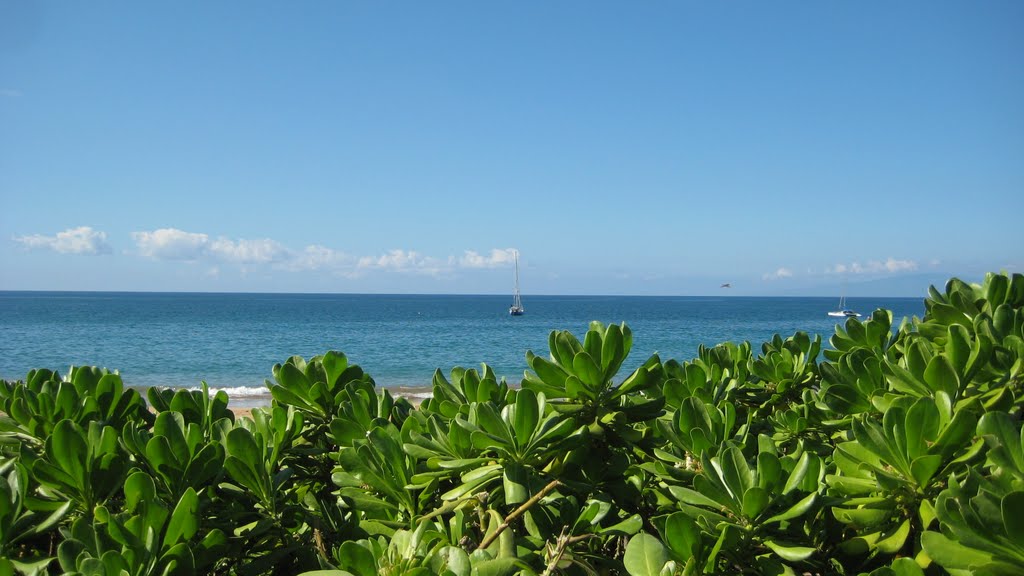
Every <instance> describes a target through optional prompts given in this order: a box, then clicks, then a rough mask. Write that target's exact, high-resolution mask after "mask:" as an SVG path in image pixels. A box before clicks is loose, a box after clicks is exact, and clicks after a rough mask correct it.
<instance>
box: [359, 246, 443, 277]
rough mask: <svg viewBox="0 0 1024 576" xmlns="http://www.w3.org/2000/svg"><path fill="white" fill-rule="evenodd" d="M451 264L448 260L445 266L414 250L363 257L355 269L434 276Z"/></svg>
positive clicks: (392, 251) (441, 262) (393, 251)
mask: <svg viewBox="0 0 1024 576" xmlns="http://www.w3.org/2000/svg"><path fill="white" fill-rule="evenodd" d="M451 263H452V259H450V258H449V260H448V263H447V265H446V264H445V263H444V262H443V261H440V260H438V259H436V258H431V257H429V256H423V255H422V254H420V253H418V252H416V251H414V250H409V251H406V250H391V251H389V252H387V253H386V254H382V255H380V256H364V257H362V258H360V259H359V263H358V264H357V267H358V268H359V269H361V270H365V269H376V270H388V271H392V272H402V273H411V274H428V275H435V276H436V275H438V274H440V273H441V272H444V271H445V270H447V269H448V268H450V266H451Z"/></svg>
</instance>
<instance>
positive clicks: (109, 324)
mask: <svg viewBox="0 0 1024 576" xmlns="http://www.w3.org/2000/svg"><path fill="white" fill-rule="evenodd" d="M847 303H848V305H849V307H852V308H853V309H855V310H858V311H860V312H861V313H862V314H864V315H865V316H867V315H868V314H869V313H870V312H871V311H872V310H875V309H876V308H885V309H889V310H892V311H893V314H894V317H895V318H894V321H895V322H896V323H897V324H898V323H899V320H900V319H901V318H902V317H910V316H921V315H923V313H924V302H923V300H922V299H920V298H851V299H848V302H847ZM523 304H524V306H525V307H526V315H524V316H520V317H510V316H509V315H508V305H509V298H508V297H506V296H426V295H416V296H404V295H365V294H359V295H356V294H341V295H335V294H182V293H112V292H108V293H97V292H82V293H71V292H0V378H3V379H7V380H13V379H23V378H24V377H25V374H26V373H27V372H28V371H29V370H30V369H32V368H51V369H56V370H59V371H60V372H61V373H65V372H66V371H67V369H68V367H69V366H70V365H95V366H102V367H107V368H110V369H112V370H114V369H116V370H118V371H120V373H121V375H122V377H123V378H124V381H125V383H126V384H127V385H130V386H153V385H161V386H180V387H189V388H191V387H195V386H198V385H199V383H200V382H201V381H206V383H207V384H208V385H209V386H210V387H211V388H217V389H228V390H229V392H230V393H231V395H232V405H238V403H239V401H242V400H241V398H242V397H245V396H248V395H253V396H259V395H260V394H261V393H262V391H263V390H265V388H264V383H263V382H264V379H266V378H271V379H272V378H273V377H272V375H271V367H272V366H273V365H274V364H275V363H279V362H283V361H285V360H286V359H287V358H288V357H289V356H291V355H300V356H303V357H305V358H309V357H311V356H314V355H316V354H321V353H323V352H326V351H328V350H340V351H342V352H344V353H345V354H346V355H347V356H348V358H349V361H350V362H352V363H355V364H359V365H360V366H361V367H362V368H363V369H364V370H365V371H366V372H368V373H369V374H370V375H371V376H373V378H374V380H375V381H376V382H377V384H378V385H379V386H385V387H391V388H414V389H415V388H422V387H426V386H428V385H429V383H430V379H431V376H432V374H433V372H434V370H435V369H436V368H440V369H441V370H442V372H444V373H445V374H446V375H447V374H448V373H449V371H450V370H451V368H453V367H455V366H465V367H467V368H469V367H479V365H480V363H482V362H486V363H487V364H489V365H490V366H491V367H492V368H493V369H494V370H495V372H497V373H498V375H500V376H504V377H506V378H508V380H509V381H510V382H511V383H518V382H519V380H520V379H521V378H522V375H523V371H524V370H525V369H526V367H527V366H526V360H525V354H526V351H527V350H533V351H534V352H535V353H537V354H539V355H543V356H547V338H548V333H549V332H550V331H551V330H556V329H558V330H561V329H567V330H570V331H572V332H573V333H574V334H576V335H577V337H579V338H580V339H581V340H582V337H583V335H584V334H585V333H586V329H587V326H588V324H589V323H590V321H591V320H600V321H602V322H605V323H612V322H614V323H619V322H622V321H625V322H626V323H627V324H628V325H629V326H630V328H631V329H632V330H633V350H632V352H631V354H630V358H629V360H627V362H626V364H625V365H624V367H623V371H624V372H623V373H628V372H625V371H626V370H632V369H633V368H635V367H636V366H638V365H639V364H641V363H642V362H643V361H644V360H646V359H647V357H649V356H650V355H651V354H653V353H655V352H657V353H658V354H660V355H661V357H662V359H663V360H666V359H669V358H675V359H677V360H680V361H683V360H688V359H690V358H693V357H694V356H695V355H696V351H697V346H698V345H700V344H708V345H713V344H717V343H719V342H723V341H727V340H732V341H743V340H748V341H750V342H751V344H753V345H754V346H755V350H756V349H758V347H759V345H760V344H761V343H762V342H764V341H765V340H767V339H770V338H771V337H772V335H773V334H776V333H779V334H782V335H783V336H788V335H791V334H793V333H794V332H796V331H805V332H809V333H812V334H821V335H822V338H823V340H824V341H825V344H826V346H827V341H828V337H829V336H830V335H831V334H832V333H833V332H834V330H835V325H836V319H834V318H830V317H828V316H827V315H826V312H827V311H828V310H832V309H834V308H835V307H836V304H837V300H836V299H834V298H743V297H720V298H712V297H633V296H533V297H529V298H526V299H524V302H523ZM413 392H414V393H415V392H416V391H413ZM419 392H422V390H420V391H419Z"/></svg>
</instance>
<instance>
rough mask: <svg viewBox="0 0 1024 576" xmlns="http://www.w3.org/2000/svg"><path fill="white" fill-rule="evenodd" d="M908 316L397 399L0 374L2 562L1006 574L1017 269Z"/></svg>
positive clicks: (1023, 485) (1015, 498)
mask: <svg viewBox="0 0 1024 576" xmlns="http://www.w3.org/2000/svg"><path fill="white" fill-rule="evenodd" d="M925 310H926V313H925V315H924V317H922V318H912V319H907V320H904V321H902V322H901V323H899V324H898V325H894V323H893V318H892V314H891V313H890V312H887V311H884V310H878V311H875V312H874V313H873V314H871V316H870V317H868V318H866V319H864V320H863V321H861V320H858V319H856V318H851V319H848V320H847V321H846V322H845V324H844V325H843V326H837V327H836V331H835V334H834V335H832V337H831V338H830V339H829V342H828V344H829V345H828V346H826V347H823V345H822V341H821V339H820V338H819V337H813V338H812V337H810V336H809V335H807V334H804V333H796V334H794V335H792V336H790V337H786V338H783V337H782V336H779V335H776V336H775V337H774V338H772V339H771V340H770V341H768V342H765V343H763V344H762V345H761V346H760V347H753V346H751V345H750V344H749V343H746V342H743V343H723V344H719V345H716V346H711V347H707V346H701V347H700V348H699V349H698V350H697V354H696V357H694V358H692V359H690V360H686V361H683V362H680V361H677V360H674V359H668V360H664V361H663V360H662V359H661V358H660V357H658V356H653V357H651V358H649V359H647V360H646V361H644V362H643V363H641V364H640V365H639V366H638V367H637V368H635V369H634V370H633V371H632V372H630V373H628V374H626V375H625V376H624V377H620V375H619V371H620V369H621V368H622V366H624V365H625V362H626V360H627V358H628V355H629V352H630V350H631V348H632V343H633V334H632V332H631V331H630V330H629V328H628V327H627V326H625V325H624V324H622V325H609V326H605V325H602V324H600V323H596V322H595V323H592V324H591V325H590V327H589V330H588V331H587V333H586V335H585V336H584V337H583V340H582V341H580V340H579V339H577V338H576V337H575V336H574V335H573V334H571V333H569V332H567V331H555V332H552V333H551V336H550V338H549V342H548V345H549V346H548V347H549V350H548V353H547V355H545V356H541V355H538V354H534V353H533V352H528V353H527V355H526V365H527V368H528V369H527V371H526V373H525V375H524V378H523V380H522V381H521V382H520V383H518V384H519V385H509V384H508V383H507V382H505V381H504V380H503V379H501V380H499V379H498V378H497V377H496V375H495V374H494V371H493V370H492V369H491V368H490V367H488V366H487V365H486V364H485V365H483V366H482V367H481V368H480V369H479V370H477V369H465V368H461V367H456V368H454V369H452V370H451V371H450V372H449V373H448V376H447V377H446V376H445V375H444V374H443V373H442V372H441V371H440V370H438V371H437V372H435V374H434V377H433V382H432V388H433V396H432V398H430V399H428V400H426V401H424V402H423V403H422V404H421V405H420V406H418V407H415V406H413V405H412V404H410V403H409V402H408V401H407V400H405V399H403V398H394V397H392V396H391V394H390V393H389V392H388V391H387V390H383V389H378V388H377V387H376V385H375V383H374V381H373V379H372V378H371V377H370V376H369V375H368V374H366V373H365V372H364V371H363V370H362V369H361V368H360V367H359V366H356V365H354V364H351V363H350V362H349V360H348V358H347V357H346V356H345V355H344V354H342V353H340V352H333V351H332V352H327V353H326V354H324V355H322V356H317V357H314V358H311V359H309V360H306V359H303V358H300V357H291V358H289V359H288V360H287V361H285V362H284V363H282V364H278V365H276V366H274V367H273V369H272V373H273V380H272V381H270V380H268V381H267V386H268V388H269V391H270V393H271V395H272V398H273V400H272V402H271V405H270V406H269V407H266V408H260V409H256V410H254V411H253V413H252V416H251V417H246V418H237V419H236V418H235V417H234V415H233V414H232V412H231V411H230V410H229V409H228V398H227V397H226V396H225V395H224V394H223V393H218V394H216V395H213V396H211V395H210V394H209V393H208V391H207V390H206V388H205V385H204V387H203V389H202V390H194V391H188V390H167V389H156V388H153V389H150V390H148V391H147V393H146V398H143V396H142V395H140V394H139V393H138V392H137V391H135V390H133V389H130V388H128V389H126V388H125V387H124V386H123V384H122V382H121V378H120V376H119V375H118V374H116V373H111V372H108V371H106V370H100V369H96V368H92V367H79V368H72V369H71V370H70V371H69V372H68V375H67V376H61V375H60V374H58V373H57V372H54V371H51V370H47V369H39V370H33V371H31V372H30V373H29V374H28V375H27V377H26V378H25V380H23V381H16V382H3V383H2V384H0V411H2V412H3V414H2V415H0V575H2V574H14V573H18V574H65V573H66V574H111V575H113V574H118V575H120V574H129V575H149V574H154V575H155V574H160V575H172V574H193V573H208V574H233V575H235V574H237V575H245V576H248V575H258V574H268V575H269V574H307V575H309V576H315V575H321V576H328V575H335V576H345V575H348V576H369V575H374V574H391V575H438V576H441V575H444V576H471V575H481V576H483V575H513V574H543V575H545V576H548V575H554V574H566V575H576V574H579V575H589V574H630V575H632V576H648V575H650V576H654V575H659V576H660V575H670V574H687V575H694V574H736V573H747V574H825V573H828V574H846V575H856V574H865V575H872V576H888V575H895V576H924V575H933V574H943V573H949V574H953V575H955V576H960V575H965V574H977V575H1003V574H1020V573H1024V520H1022V519H1024V429H1022V423H1021V418H1022V405H1024V391H1022V384H1024V277H1022V276H1021V275H1018V274H1015V275H1008V274H989V275H987V276H986V278H985V281H984V282H983V283H981V284H977V285H974V284H968V283H965V282H962V281H960V280H957V279H953V280H951V281H950V282H949V283H947V285H946V286H945V288H944V290H938V289H935V288H932V289H931V290H930V292H929V297H928V298H927V299H926V300H925ZM147 399H148V403H147V402H146V400H147Z"/></svg>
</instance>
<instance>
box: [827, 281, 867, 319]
mask: <svg viewBox="0 0 1024 576" xmlns="http://www.w3.org/2000/svg"><path fill="white" fill-rule="evenodd" d="M828 315H829V316H834V317H836V318H860V314H858V313H857V312H854V311H853V310H850V309H849V308H847V307H846V283H845V282H844V283H843V294H842V295H840V296H839V309H838V310H833V311H832V312H829V313H828Z"/></svg>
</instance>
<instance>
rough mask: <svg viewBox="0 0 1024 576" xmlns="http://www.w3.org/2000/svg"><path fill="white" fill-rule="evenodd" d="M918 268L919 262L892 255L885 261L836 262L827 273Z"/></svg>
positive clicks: (876, 272)
mask: <svg viewBox="0 0 1024 576" xmlns="http://www.w3.org/2000/svg"><path fill="white" fill-rule="evenodd" d="M911 270H917V262H915V261H913V260H897V259H896V258H893V257H892V256H890V257H889V258H887V259H886V260H885V261H884V262H882V261H879V260H869V261H868V262H867V263H866V264H861V263H860V262H852V263H850V264H836V265H835V266H833V267H831V268H826V269H825V273H826V274H879V273H882V272H889V273H893V272H908V271H911Z"/></svg>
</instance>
